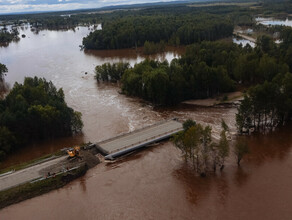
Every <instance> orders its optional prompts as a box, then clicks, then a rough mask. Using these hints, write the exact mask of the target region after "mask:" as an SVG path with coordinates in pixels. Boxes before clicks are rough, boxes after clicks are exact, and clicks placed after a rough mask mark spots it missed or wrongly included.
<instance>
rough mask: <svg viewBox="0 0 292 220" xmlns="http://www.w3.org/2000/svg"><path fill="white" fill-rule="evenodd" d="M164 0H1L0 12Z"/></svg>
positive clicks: (158, 0) (80, 7) (60, 9)
mask: <svg viewBox="0 0 292 220" xmlns="http://www.w3.org/2000/svg"><path fill="white" fill-rule="evenodd" d="M162 1H166V0H0V14H8V13H15V12H35V11H65V10H74V9H86V8H100V7H103V6H109V5H128V4H136V3H151V2H162ZM169 1H171V0H169Z"/></svg>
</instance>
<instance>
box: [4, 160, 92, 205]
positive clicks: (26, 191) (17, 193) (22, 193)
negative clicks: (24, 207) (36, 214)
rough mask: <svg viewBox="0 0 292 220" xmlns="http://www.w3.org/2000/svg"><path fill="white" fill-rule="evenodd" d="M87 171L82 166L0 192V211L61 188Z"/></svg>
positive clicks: (85, 167)
mask: <svg viewBox="0 0 292 220" xmlns="http://www.w3.org/2000/svg"><path fill="white" fill-rule="evenodd" d="M87 170H88V167H87V164H84V165H82V166H80V167H79V168H78V169H76V170H74V171H70V172H67V173H65V174H62V175H58V176H56V177H53V178H48V179H45V180H41V181H38V182H34V183H25V184H23V185H20V186H16V187H14V188H11V189H8V190H5V191H1V192H0V209H2V208H4V207H6V206H9V205H12V204H15V203H18V202H21V201H23V200H26V199H30V198H33V197H35V196H39V195H42V194H44V193H47V192H49V191H51V190H54V189H58V188H61V187H63V186H64V185H66V184H67V183H69V182H70V181H72V180H74V179H76V178H78V177H80V176H83V175H84V174H85V173H86V171H87Z"/></svg>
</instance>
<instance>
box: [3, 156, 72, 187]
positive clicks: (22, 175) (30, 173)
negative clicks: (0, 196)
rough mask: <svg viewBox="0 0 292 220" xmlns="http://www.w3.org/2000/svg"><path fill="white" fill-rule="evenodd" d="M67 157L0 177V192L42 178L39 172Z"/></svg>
mask: <svg viewBox="0 0 292 220" xmlns="http://www.w3.org/2000/svg"><path fill="white" fill-rule="evenodd" d="M66 158H67V156H62V157H58V158H56V159H52V160H49V161H46V162H43V163H39V164H37V165H34V166H31V167H28V168H25V169H22V170H19V171H16V172H13V173H11V174H8V175H5V176H2V177H0V183H1V184H0V191H2V190H5V189H8V188H12V187H15V186H18V185H20V184H24V183H26V182H29V181H32V180H34V179H37V178H39V177H42V175H41V170H43V169H45V168H48V167H50V166H52V165H55V164H57V163H59V162H61V161H62V160H65V159H66Z"/></svg>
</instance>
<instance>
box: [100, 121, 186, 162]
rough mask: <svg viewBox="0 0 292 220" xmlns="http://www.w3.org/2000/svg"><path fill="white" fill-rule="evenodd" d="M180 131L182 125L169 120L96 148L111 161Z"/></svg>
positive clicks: (102, 142)
mask: <svg viewBox="0 0 292 220" xmlns="http://www.w3.org/2000/svg"><path fill="white" fill-rule="evenodd" d="M182 130H183V126H182V123H181V122H179V121H178V120H177V119H171V120H167V121H162V122H159V123H157V124H154V125H151V126H148V127H144V128H141V129H138V130H135V131H133V132H129V133H126V134H122V135H119V136H116V137H113V138H110V139H107V140H104V141H101V142H98V143H96V147H97V149H98V150H99V151H100V152H101V153H102V154H104V155H106V156H105V159H110V160H113V159H114V158H116V157H119V156H121V155H124V154H126V153H129V152H131V151H134V150H137V149H139V148H142V147H145V146H147V145H149V144H153V143H156V142H159V141H162V140H164V139H167V138H170V137H171V136H172V135H173V134H175V133H177V132H179V131H182Z"/></svg>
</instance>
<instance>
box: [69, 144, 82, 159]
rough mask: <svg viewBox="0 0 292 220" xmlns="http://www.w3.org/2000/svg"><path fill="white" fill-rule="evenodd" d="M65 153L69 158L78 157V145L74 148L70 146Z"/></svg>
mask: <svg viewBox="0 0 292 220" xmlns="http://www.w3.org/2000/svg"><path fill="white" fill-rule="evenodd" d="M67 153H68V155H69V158H74V157H79V154H80V147H79V146H76V147H74V148H71V149H69V150H67Z"/></svg>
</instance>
